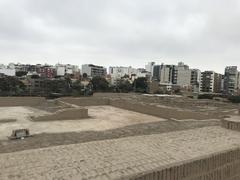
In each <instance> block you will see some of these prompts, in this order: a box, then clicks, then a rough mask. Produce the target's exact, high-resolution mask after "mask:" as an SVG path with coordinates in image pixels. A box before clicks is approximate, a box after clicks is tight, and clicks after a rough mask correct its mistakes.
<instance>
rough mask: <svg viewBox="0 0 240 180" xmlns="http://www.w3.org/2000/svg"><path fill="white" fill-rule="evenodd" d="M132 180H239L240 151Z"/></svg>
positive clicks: (197, 160) (170, 167) (200, 159)
mask: <svg viewBox="0 0 240 180" xmlns="http://www.w3.org/2000/svg"><path fill="white" fill-rule="evenodd" d="M128 179H132V180H239V179H240V149H235V150H229V151H227V152H223V153H219V154H215V155H212V156H207V157H203V158H199V159H196V160H192V161H190V162H185V163H184V162H183V163H181V164H178V165H172V166H169V167H168V168H164V169H162V170H155V171H154V170H153V171H151V172H145V173H143V174H142V175H138V176H135V177H128Z"/></svg>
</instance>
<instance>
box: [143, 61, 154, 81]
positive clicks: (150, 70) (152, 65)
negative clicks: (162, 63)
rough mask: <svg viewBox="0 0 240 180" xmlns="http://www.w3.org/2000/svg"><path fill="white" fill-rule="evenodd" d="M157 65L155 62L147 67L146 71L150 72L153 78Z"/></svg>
mask: <svg viewBox="0 0 240 180" xmlns="http://www.w3.org/2000/svg"><path fill="white" fill-rule="evenodd" d="M154 65H155V62H149V63H148V64H147V65H145V69H146V71H148V72H150V73H151V77H150V78H152V76H153V67H154Z"/></svg>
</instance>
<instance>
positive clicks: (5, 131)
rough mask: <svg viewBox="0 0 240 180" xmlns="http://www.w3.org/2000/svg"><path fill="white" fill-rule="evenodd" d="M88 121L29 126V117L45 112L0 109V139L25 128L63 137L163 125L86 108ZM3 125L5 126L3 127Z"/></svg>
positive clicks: (132, 114) (133, 114)
mask: <svg viewBox="0 0 240 180" xmlns="http://www.w3.org/2000/svg"><path fill="white" fill-rule="evenodd" d="M86 108H87V109H88V112H89V118H87V119H81V120H61V121H51V122H49V121H47V122H33V121H31V119H30V116H33V115H34V116H37V115H42V114H49V113H48V112H46V111H42V110H38V109H35V108H30V107H7V108H0V114H1V117H0V122H1V121H2V123H1V125H0V139H6V138H7V136H9V135H10V134H11V131H12V130H14V129H20V128H28V129H30V132H31V133H33V134H41V133H64V132H80V131H106V130H110V129H116V128H122V127H125V126H130V125H134V124H139V123H150V122H157V121H165V119H161V118H158V117H154V116H149V115H145V114H141V113H136V112H132V111H127V110H123V109H119V108H115V107H111V106H89V107H86ZM6 119H16V121H15V122H6ZM3 122H6V123H3Z"/></svg>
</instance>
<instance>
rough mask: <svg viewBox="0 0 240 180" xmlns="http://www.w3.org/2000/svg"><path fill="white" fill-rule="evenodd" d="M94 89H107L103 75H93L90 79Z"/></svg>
mask: <svg viewBox="0 0 240 180" xmlns="http://www.w3.org/2000/svg"><path fill="white" fill-rule="evenodd" d="M91 83H92V86H93V90H94V91H103V92H106V91H108V90H109V83H108V81H107V80H106V79H105V78H103V77H99V76H97V77H93V78H92V80H91Z"/></svg>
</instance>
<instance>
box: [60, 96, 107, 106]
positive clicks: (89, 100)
mask: <svg viewBox="0 0 240 180" xmlns="http://www.w3.org/2000/svg"><path fill="white" fill-rule="evenodd" d="M60 100H61V101H63V102H66V103H70V104H75V105H78V106H103V105H109V99H107V98H101V97H81V98H70V97H66V98H60Z"/></svg>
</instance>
